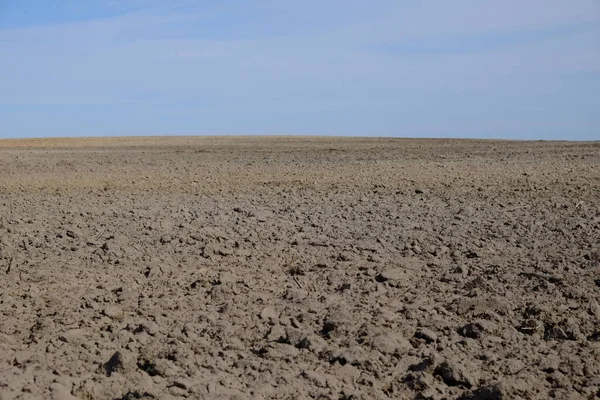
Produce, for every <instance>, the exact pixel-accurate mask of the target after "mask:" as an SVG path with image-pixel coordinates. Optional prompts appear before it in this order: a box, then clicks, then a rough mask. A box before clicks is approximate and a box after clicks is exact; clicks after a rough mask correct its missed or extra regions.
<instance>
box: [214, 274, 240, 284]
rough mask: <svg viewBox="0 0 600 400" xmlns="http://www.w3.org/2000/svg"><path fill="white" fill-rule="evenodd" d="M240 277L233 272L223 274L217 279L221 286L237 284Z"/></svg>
mask: <svg viewBox="0 0 600 400" xmlns="http://www.w3.org/2000/svg"><path fill="white" fill-rule="evenodd" d="M237 281H238V277H237V276H236V275H234V274H232V273H231V272H221V273H220V274H219V277H218V278H217V282H218V283H219V284H226V283H237Z"/></svg>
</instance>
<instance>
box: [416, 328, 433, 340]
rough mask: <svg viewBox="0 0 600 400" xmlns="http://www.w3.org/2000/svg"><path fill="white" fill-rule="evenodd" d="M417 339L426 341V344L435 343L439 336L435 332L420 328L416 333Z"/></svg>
mask: <svg viewBox="0 0 600 400" xmlns="http://www.w3.org/2000/svg"><path fill="white" fill-rule="evenodd" d="M415 337H416V338H417V339H422V340H424V341H425V342H426V343H435V342H436V341H437V339H438V337H437V334H436V333H435V332H434V331H432V330H430V329H427V328H419V329H418V330H417V331H416V332H415Z"/></svg>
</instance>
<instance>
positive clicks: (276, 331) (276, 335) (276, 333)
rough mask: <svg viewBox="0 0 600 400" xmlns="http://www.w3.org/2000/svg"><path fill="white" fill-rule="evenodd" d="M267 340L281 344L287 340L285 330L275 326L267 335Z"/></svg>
mask: <svg viewBox="0 0 600 400" xmlns="http://www.w3.org/2000/svg"><path fill="white" fill-rule="evenodd" d="M266 338H267V339H268V340H270V341H272V342H279V341H281V340H282V339H284V338H285V330H284V329H283V328H282V327H281V326H279V325H275V326H274V327H272V328H271V330H270V331H269V333H267V336H266Z"/></svg>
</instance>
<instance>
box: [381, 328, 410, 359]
mask: <svg viewBox="0 0 600 400" xmlns="http://www.w3.org/2000/svg"><path fill="white" fill-rule="evenodd" d="M371 345H372V346H373V348H374V349H376V350H379V351H380V352H381V353H383V354H395V353H399V352H402V351H405V350H411V349H412V348H413V347H412V345H411V344H410V342H409V341H408V339H406V338H405V337H404V336H402V335H401V334H400V333H398V332H390V333H387V334H384V335H379V336H376V337H375V338H373V341H372V342H371Z"/></svg>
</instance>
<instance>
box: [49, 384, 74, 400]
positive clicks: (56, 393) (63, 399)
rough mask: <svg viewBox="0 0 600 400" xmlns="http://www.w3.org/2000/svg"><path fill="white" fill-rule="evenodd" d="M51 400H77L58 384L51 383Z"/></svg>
mask: <svg viewBox="0 0 600 400" xmlns="http://www.w3.org/2000/svg"><path fill="white" fill-rule="evenodd" d="M51 389H52V400H77V397H75V396H73V395H72V394H71V391H70V390H68V389H67V388H66V387H64V386H63V385H61V384H59V383H53V384H52V385H51Z"/></svg>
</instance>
